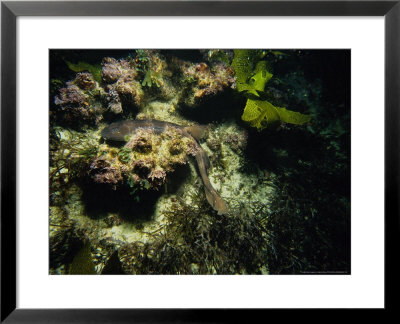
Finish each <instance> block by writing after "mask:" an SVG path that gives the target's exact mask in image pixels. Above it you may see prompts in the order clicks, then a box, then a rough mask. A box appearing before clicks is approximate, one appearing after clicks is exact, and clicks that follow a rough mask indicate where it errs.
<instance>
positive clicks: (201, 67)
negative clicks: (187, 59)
mask: <svg viewBox="0 0 400 324" xmlns="http://www.w3.org/2000/svg"><path fill="white" fill-rule="evenodd" d="M180 67H181V69H182V73H183V76H184V79H183V80H182V81H181V82H182V83H183V84H185V85H186V87H188V89H189V90H188V91H189V93H191V96H187V98H186V100H185V104H187V105H189V106H193V105H198V104H199V103H201V102H204V101H205V100H207V99H209V98H210V97H213V96H215V95H217V94H218V93H221V92H223V91H224V90H225V89H227V88H234V86H235V77H234V70H233V69H232V68H231V67H229V66H227V65H226V64H224V63H220V62H219V63H215V64H213V65H212V66H208V65H207V64H206V63H197V64H190V63H184V62H182V63H181V65H180Z"/></svg>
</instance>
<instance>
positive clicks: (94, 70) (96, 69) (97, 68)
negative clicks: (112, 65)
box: [64, 60, 102, 83]
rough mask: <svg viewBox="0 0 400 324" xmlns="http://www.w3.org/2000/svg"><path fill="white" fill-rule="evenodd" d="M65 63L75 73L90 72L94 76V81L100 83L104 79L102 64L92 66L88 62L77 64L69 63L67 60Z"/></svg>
mask: <svg viewBox="0 0 400 324" xmlns="http://www.w3.org/2000/svg"><path fill="white" fill-rule="evenodd" d="M64 61H65V63H67V65H68V67H69V68H70V69H71V70H72V71H74V72H77V73H78V72H84V71H88V72H90V73H91V74H92V75H93V79H94V80H95V81H97V82H99V83H101V82H102V78H101V71H102V67H101V65H100V64H96V65H92V64H89V63H86V62H78V63H76V64H74V63H71V62H68V61H66V60H64Z"/></svg>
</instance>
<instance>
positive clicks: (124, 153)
mask: <svg viewBox="0 0 400 324" xmlns="http://www.w3.org/2000/svg"><path fill="white" fill-rule="evenodd" d="M118 160H119V161H121V162H122V163H125V164H127V163H129V161H130V160H131V151H130V150H129V149H128V148H126V147H123V148H122V149H120V150H119V152H118Z"/></svg>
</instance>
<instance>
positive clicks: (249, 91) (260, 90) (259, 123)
mask: <svg viewBox="0 0 400 324" xmlns="http://www.w3.org/2000/svg"><path fill="white" fill-rule="evenodd" d="M234 52H235V56H234V58H233V62H232V66H233V67H234V69H235V72H236V82H237V90H238V91H239V92H240V93H242V94H244V95H245V96H246V97H248V99H247V103H246V106H245V108H244V111H243V115H242V120H243V121H245V122H247V123H248V124H249V125H250V126H252V127H255V128H257V129H258V130H262V129H265V128H267V127H275V128H276V127H277V126H279V125H280V124H281V123H282V122H285V123H289V124H297V125H302V124H305V123H307V122H309V121H310V120H311V116H309V115H304V114H301V113H299V112H294V111H291V110H287V109H286V108H283V107H276V106H274V105H272V104H271V103H270V102H268V101H267V100H262V98H263V97H265V93H264V88H265V85H266V84H267V82H268V81H269V80H270V79H271V78H272V74H271V73H270V72H269V71H268V67H267V65H268V64H267V61H263V60H261V59H262V57H263V56H264V55H265V52H263V51H261V50H260V51H257V50H245V49H241V50H235V51H234ZM279 53H280V52H279Z"/></svg>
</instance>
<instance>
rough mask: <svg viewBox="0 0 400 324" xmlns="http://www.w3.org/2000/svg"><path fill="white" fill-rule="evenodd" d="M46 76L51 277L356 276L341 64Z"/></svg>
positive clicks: (328, 56) (172, 58)
mask: <svg viewBox="0 0 400 324" xmlns="http://www.w3.org/2000/svg"><path fill="white" fill-rule="evenodd" d="M49 65H50V75H49V274H51V275H74V274H78V275H79V274H85V275H86V274H87V275H90V274H93V275H96V274H97V275H105V274H112V275H132V274H140V275H144V274H149V275H150V274H153V275H161V274H181V275H184V274H190V275H195V274H199V275H204V274H210V275H211V274H223V275H235V274H241V275H254V274H259V275H268V274H269V275H277V274H296V275H301V274H304V275H306V274H311V275H324V274H338V275H343V274H344V275H348V274H350V273H351V260H350V259H351V255H350V247H351V244H350V243H351V237H350V224H351V215H350V211H351V204H350V201H351V197H350V193H351V183H350V180H351V172H350V161H351V160H350V152H351V146H350V126H351V119H350V116H351V109H350V106H351V73H350V72H351V51H350V50H347V49H343V50H342V49H334V50H329V49H324V50H317V49H198V50H194V49H190V50H184V49H178V50H172V49H166V50H163V49H115V50H114V49H98V50H94V49H91V50H86V49H51V50H49Z"/></svg>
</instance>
